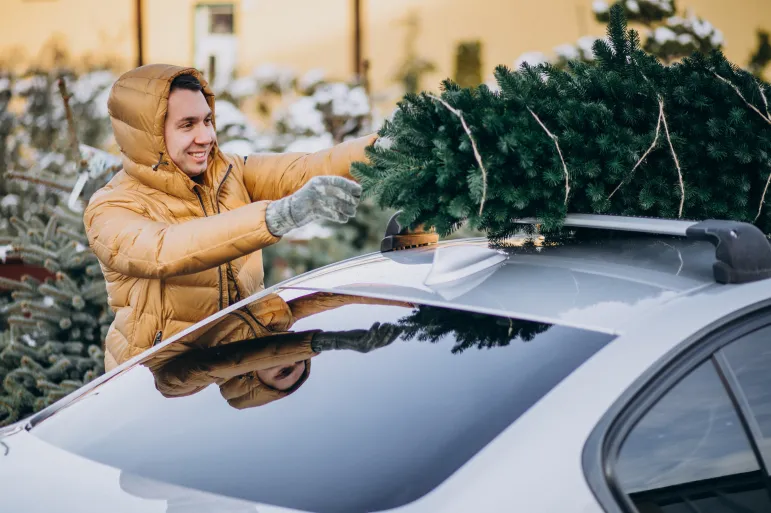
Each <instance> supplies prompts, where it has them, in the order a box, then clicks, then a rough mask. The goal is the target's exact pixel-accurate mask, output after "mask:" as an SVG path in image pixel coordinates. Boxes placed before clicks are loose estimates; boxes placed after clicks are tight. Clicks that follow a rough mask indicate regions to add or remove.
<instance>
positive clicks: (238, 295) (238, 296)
mask: <svg viewBox="0 0 771 513" xmlns="http://www.w3.org/2000/svg"><path fill="white" fill-rule="evenodd" d="M232 170H233V164H230V165H229V166H228V170H227V171H225V176H223V177H222V180H221V181H220V184H219V185H218V186H217V192H215V193H214V204H215V205H216V207H217V213H218V214H219V213H220V190H221V189H222V185H223V184H224V183H225V180H227V178H228V176H229V175H230V172H231V171H232ZM226 265H227V273H226V277H227V278H228V303H229V302H230V285H229V284H230V281H233V288H234V289H235V291H236V303H238V302H239V301H241V291H240V290H239V289H238V283H237V282H236V275H235V273H234V272H233V266H232V264H231V263H230V262H228V263H227V264H226Z"/></svg>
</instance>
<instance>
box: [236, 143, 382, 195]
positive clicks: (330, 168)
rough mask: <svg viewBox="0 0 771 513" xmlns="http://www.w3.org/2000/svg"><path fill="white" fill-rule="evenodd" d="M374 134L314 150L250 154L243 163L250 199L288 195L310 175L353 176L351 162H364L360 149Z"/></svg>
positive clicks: (309, 177)
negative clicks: (325, 148)
mask: <svg viewBox="0 0 771 513" xmlns="http://www.w3.org/2000/svg"><path fill="white" fill-rule="evenodd" d="M376 139H377V134H372V135H368V136H365V137H360V138H358V139H353V140H351V141H346V142H344V143H341V144H338V145H337V146H334V147H332V148H330V149H328V150H323V151H319V152H316V153H281V154H254V155H250V156H249V157H247V158H246V161H245V162H244V164H243V173H244V184H245V185H246V189H247V191H248V192H249V196H250V198H251V200H252V201H259V200H277V199H280V198H283V197H286V196H289V195H290V194H292V193H293V192H295V191H296V190H298V189H299V188H300V187H302V186H303V185H305V183H306V182H307V181H308V180H310V179H311V178H313V177H314V176H323V175H336V176H343V177H345V178H348V179H353V177H352V176H351V173H350V170H351V164H352V163H353V162H366V154H365V152H364V150H365V148H366V147H367V146H370V145H372V144H373V143H374V142H375V140H376Z"/></svg>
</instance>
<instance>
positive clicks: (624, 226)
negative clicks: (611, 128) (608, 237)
mask: <svg viewBox="0 0 771 513" xmlns="http://www.w3.org/2000/svg"><path fill="white" fill-rule="evenodd" d="M515 222H516V223H520V224H540V221H539V220H538V219H536V218H524V219H517V220H515ZM564 226H568V227H572V228H596V229H603V230H615V231H629V232H638V233H651V234H656V235H673V236H679V237H685V238H687V239H692V240H701V241H707V242H710V243H712V244H713V245H714V246H715V258H716V259H717V262H715V264H714V265H713V267H712V269H713V273H714V276H715V281H717V282H718V283H725V284H728V283H748V282H753V281H759V280H764V279H766V278H771V243H769V240H768V237H767V236H766V235H765V234H764V233H763V232H762V231H761V230H760V229H759V228H758V227H757V226H755V225H753V224H751V223H745V222H742V221H728V220H721V219H709V220H706V221H684V220H680V219H658V218H646V217H626V216H613V215H602V214H568V215H567V216H565V222H564Z"/></svg>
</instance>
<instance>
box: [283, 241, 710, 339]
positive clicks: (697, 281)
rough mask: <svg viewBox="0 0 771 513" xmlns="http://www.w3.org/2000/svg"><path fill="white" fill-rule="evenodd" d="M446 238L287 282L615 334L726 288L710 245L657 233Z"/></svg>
mask: <svg viewBox="0 0 771 513" xmlns="http://www.w3.org/2000/svg"><path fill="white" fill-rule="evenodd" d="M593 232H595V234H594V235H595V236H591V237H585V238H584V237H574V238H565V239H564V240H561V241H559V242H553V243H544V241H543V238H542V237H540V238H536V239H533V238H530V237H528V236H525V235H521V236H516V237H512V238H510V239H508V240H506V241H505V244H500V245H497V246H492V245H491V244H490V243H489V242H488V241H487V240H486V239H461V240H453V241H443V242H440V243H438V244H432V245H429V246H426V247H419V248H414V249H405V250H400V251H391V252H384V253H374V254H369V255H365V256H362V257H358V258H354V259H350V260H347V261H344V262H340V263H338V264H333V265H330V266H326V267H323V268H321V269H318V270H316V271H313V272H310V273H306V274H304V275H302V276H299V277H297V278H295V279H290V280H288V281H287V282H284V283H283V284H281V286H280V288H281V289H283V290H284V291H285V293H291V292H290V291H293V290H294V291H297V292H296V293H297V294H299V293H301V292H300V291H302V290H313V291H325V292H334V293H340V294H356V295H361V296H371V297H381V298H388V299H398V300H404V301H413V302H416V303H423V304H429V305H434V306H444V307H452V308H459V309H464V310H472V311H478V312H484V313H490V314H495V315H503V316H507V317H517V318H521V319H526V320H532V321H536V322H545V323H550V324H558V325H564V326H570V327H576V328H582V329H591V330H594V331H600V332H605V333H610V334H616V335H618V334H621V333H623V325H624V324H625V323H626V322H627V321H629V320H630V319H631V317H633V316H635V315H638V314H640V313H642V312H644V311H646V310H649V309H651V308H656V307H660V306H661V305H663V304H665V303H667V302H669V301H672V300H673V299H675V298H682V297H685V296H689V295H693V294H696V293H699V292H700V291H704V290H706V289H709V288H711V287H720V286H724V285H718V284H716V283H715V278H714V275H713V270H712V266H713V264H714V262H715V248H714V246H712V245H711V244H709V243H708V242H704V241H695V240H691V239H686V238H681V237H675V236H667V235H651V234H631V233H623V232H622V233H613V234H606V235H612V236H606V237H597V236H596V231H593Z"/></svg>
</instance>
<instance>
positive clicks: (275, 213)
mask: <svg viewBox="0 0 771 513" xmlns="http://www.w3.org/2000/svg"><path fill="white" fill-rule="evenodd" d="M289 201H290V198H289V197H287V198H281V199H280V200H276V201H272V202H271V203H270V205H268V208H267V209H265V224H266V225H267V227H268V231H269V232H270V233H272V234H273V235H274V236H276V237H281V236H283V235H285V234H287V233H288V232H289V231H291V230H293V229H294V228H296V227H297V224H296V223H295V222H294V220H293V219H292V212H291V209H290V203H289Z"/></svg>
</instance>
